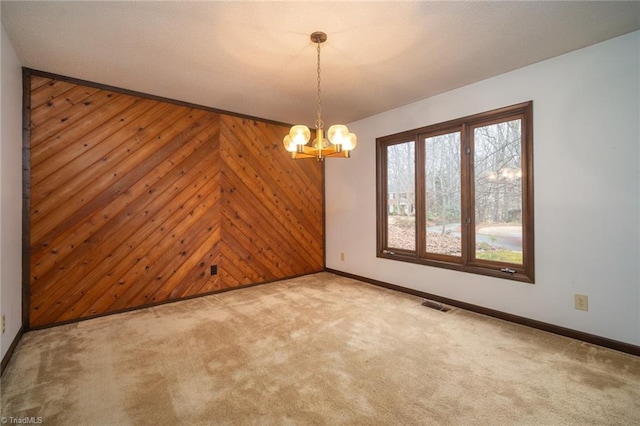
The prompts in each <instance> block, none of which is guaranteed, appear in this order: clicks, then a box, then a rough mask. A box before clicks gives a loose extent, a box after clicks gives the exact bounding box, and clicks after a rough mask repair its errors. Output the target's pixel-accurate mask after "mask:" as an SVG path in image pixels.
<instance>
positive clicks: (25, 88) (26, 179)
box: [22, 68, 31, 330]
mask: <svg viewBox="0 0 640 426" xmlns="http://www.w3.org/2000/svg"><path fill="white" fill-rule="evenodd" d="M30 123H31V71H30V70H28V69H26V68H23V69H22V329H23V330H28V329H29V312H30V310H31V303H30V294H31V214H30V211H31V125H30Z"/></svg>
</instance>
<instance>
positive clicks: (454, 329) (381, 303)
mask: <svg viewBox="0 0 640 426" xmlns="http://www.w3.org/2000/svg"><path fill="white" fill-rule="evenodd" d="M421 301H422V299H420V298H417V297H413V296H408V295H404V294H400V293H396V292H393V291H390V290H385V289H380V288H377V287H374V286H370V285H368V284H363V283H360V282H357V281H354V280H350V279H347V278H343V277H338V276H335V275H332V274H328V273H320V274H315V275H309V276H305V277H301V278H297V279H292V280H287V281H281V282H278V283H272V284H268V285H263V286H258V287H253V288H248V289H244V290H236V291H231V292H227V293H222V294H218V295H215V296H208V297H204V298H199V299H193V300H189V301H185V302H179V303H174V304H169V305H163V306H159V307H156V308H151V309H145V310H140V311H136V312H130V313H126V314H121V315H115V316H110V317H105V318H100V319H95V320H90V321H84V322H80V323H76V324H72V325H67V326H61V327H56V328H51V329H47V330H41V331H36V332H30V333H27V334H26V335H25V336H24V337H23V339H22V342H21V343H20V345H19V346H18V348H17V350H16V352H15V354H14V356H13V358H12V360H11V362H10V364H9V366H8V368H7V371H6V373H5V375H4V377H3V379H2V385H1V386H2V416H5V417H9V416H10V417H14V418H23V417H31V416H33V417H41V418H42V421H43V424H45V425H143V424H149V425H182V424H184V425H189V424H202V425H209V424H216V425H217V424H220V425H225V424H228V425H251V424H274V425H282V424H303V425H306V424H329V425H336V424H363V425H374V424H380V425H396V424H406V425H429V424H434V425H435V424H454V425H455V424H458V425H470V424H478V425H489V424H492V425H493V424H499V425H505V424H507V425H562V424H571V425H586V424H593V425H605V424H612V425H613V424H615V425H638V424H640V358H638V357H634V356H632V355H627V354H623V353H619V352H616V351H612V350H608V349H604V348H601V347H597V346H593V345H590V344H586V343H581V342H578V341H575V340H571V339H567V338H564V337H560V336H556V335H552V334H548V333H545V332H541V331H537V330H533V329H529V328H526V327H522V326H518V325H514V324H510V323H507V322H503V321H500V320H495V319H492V318H488V317H485V316H482V315H477V314H474V313H470V312H466V311H463V310H460V309H454V310H452V311H450V312H447V313H443V312H440V311H435V310H432V309H429V308H426V307H423V306H421V304H420V303H421Z"/></svg>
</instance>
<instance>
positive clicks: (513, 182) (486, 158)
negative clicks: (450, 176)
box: [473, 120, 522, 265]
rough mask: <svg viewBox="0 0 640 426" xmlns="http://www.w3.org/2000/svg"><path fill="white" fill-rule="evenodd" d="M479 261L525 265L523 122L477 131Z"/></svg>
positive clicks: (489, 126)
mask: <svg viewBox="0 0 640 426" xmlns="http://www.w3.org/2000/svg"><path fill="white" fill-rule="evenodd" d="M473 143H474V177H475V178H474V185H475V187H474V190H475V225H476V230H475V240H476V255H475V257H476V258H477V259H487V260H495V261H500V262H508V263H514V264H518V265H522V168H521V167H522V166H521V154H522V153H521V147H522V144H521V120H512V121H506V122H502V123H497V124H491V125H488V126H482V127H476V128H475V129H474V132H473Z"/></svg>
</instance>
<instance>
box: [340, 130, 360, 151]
mask: <svg viewBox="0 0 640 426" xmlns="http://www.w3.org/2000/svg"><path fill="white" fill-rule="evenodd" d="M356 145H358V138H357V136H356V135H355V134H354V133H349V134H348V135H347V136H346V137H345V138H344V141H343V142H342V150H343V151H351V150H353V149H354V148H355V147H356Z"/></svg>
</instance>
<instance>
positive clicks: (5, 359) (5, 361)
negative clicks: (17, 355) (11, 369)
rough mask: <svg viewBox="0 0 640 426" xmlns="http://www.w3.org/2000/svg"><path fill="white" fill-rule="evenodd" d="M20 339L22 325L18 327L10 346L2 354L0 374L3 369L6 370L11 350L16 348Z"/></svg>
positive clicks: (2, 372)
mask: <svg viewBox="0 0 640 426" xmlns="http://www.w3.org/2000/svg"><path fill="white" fill-rule="evenodd" d="M20 339H22V327H20V330H18V334H16V337H15V338H14V339H13V342H11V346H9V350H8V351H7V353H6V354H4V357H2V364H0V376H2V375H3V374H4V371H5V370H6V368H7V365H9V361H10V360H11V356H12V355H13V352H14V351H15V350H16V347H17V346H18V343H20Z"/></svg>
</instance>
